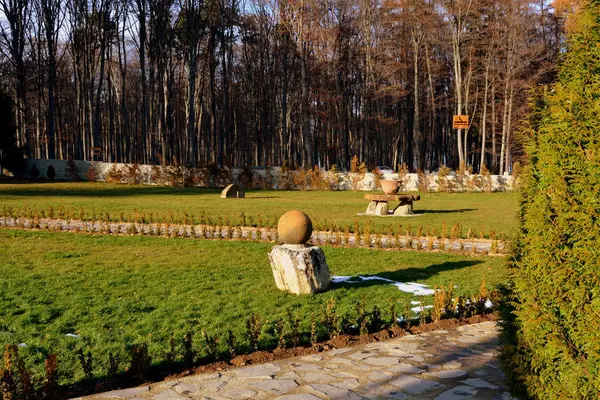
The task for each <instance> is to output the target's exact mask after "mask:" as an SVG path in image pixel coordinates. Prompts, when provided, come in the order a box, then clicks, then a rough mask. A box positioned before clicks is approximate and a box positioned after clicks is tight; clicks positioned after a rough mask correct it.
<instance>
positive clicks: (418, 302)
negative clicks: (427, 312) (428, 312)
mask: <svg viewBox="0 0 600 400" xmlns="http://www.w3.org/2000/svg"><path fill="white" fill-rule="evenodd" d="M410 304H412V305H413V306H418V305H419V304H421V302H420V301H415V300H413V301H411V302H410Z"/></svg>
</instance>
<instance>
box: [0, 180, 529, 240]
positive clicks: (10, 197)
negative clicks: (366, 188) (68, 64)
mask: <svg viewBox="0 0 600 400" xmlns="http://www.w3.org/2000/svg"><path fill="white" fill-rule="evenodd" d="M219 193H220V192H219V191H218V190H213V189H192V188H172V187H156V186H126V185H110V184H103V183H37V184H0V212H2V206H4V207H14V208H15V209H22V208H23V207H25V206H29V207H31V208H33V207H37V208H38V210H42V209H46V210H47V209H48V208H49V207H50V206H52V208H53V209H54V211H55V215H56V214H57V212H58V210H59V209H60V208H61V207H62V208H63V209H65V210H66V211H67V212H72V213H73V214H74V215H75V216H76V217H79V215H80V211H81V210H82V209H83V211H84V212H85V217H86V218H88V219H89V218H91V217H92V210H94V211H95V214H96V216H97V217H99V216H100V215H103V216H104V215H105V213H109V215H110V218H111V219H113V220H116V219H119V218H120V215H121V213H123V214H124V215H125V217H126V218H127V216H128V215H129V214H132V213H134V210H137V211H138V212H139V214H142V213H143V214H144V215H145V216H146V217H149V214H150V213H152V214H153V218H156V216H157V214H159V215H162V216H165V217H166V216H168V215H169V214H170V213H173V214H174V216H175V217H176V219H181V218H182V217H183V215H184V214H185V213H186V212H187V213H188V214H189V215H193V216H194V218H195V220H196V221H198V220H199V217H200V216H201V215H204V218H206V219H208V218H210V219H211V220H212V221H213V222H214V223H215V224H217V223H219V222H223V223H227V222H228V221H229V222H230V223H232V224H239V223H240V221H241V219H240V215H241V214H242V213H244V215H245V216H246V224H247V225H251V224H262V225H271V226H273V225H274V224H275V223H276V221H277V219H278V218H279V216H281V215H282V214H283V213H284V212H286V211H288V210H290V209H300V210H303V211H305V212H306V213H307V214H308V215H309V216H310V217H311V218H312V220H313V222H314V224H315V225H316V227H317V228H323V227H327V228H331V227H332V226H333V225H334V224H335V225H337V226H340V227H346V226H348V225H350V226H352V227H353V226H354V224H355V223H356V222H358V223H359V225H360V226H362V227H365V226H367V225H368V224H371V232H381V231H383V232H385V231H387V230H388V229H389V228H390V227H392V226H394V228H395V229H396V230H398V231H401V232H405V231H406V229H407V228H408V227H409V226H410V227H411V228H412V232H413V234H414V233H416V232H417V230H418V228H419V227H422V228H423V231H422V233H423V234H426V233H428V232H432V231H433V230H434V229H435V230H436V231H437V234H438V235H439V234H440V233H441V230H442V226H443V225H445V226H446V227H447V230H448V233H450V231H451V230H452V228H453V227H454V226H455V225H458V224H459V225H461V227H462V233H463V235H466V234H467V232H468V230H469V229H471V231H472V235H473V236H474V237H478V236H479V234H480V232H481V231H484V232H485V236H489V235H490V232H491V231H495V232H496V234H497V235H498V237H500V238H509V237H510V236H511V234H512V232H513V231H514V230H515V228H516V226H517V219H516V212H517V206H518V198H519V195H518V193H424V194H421V201H418V202H415V212H416V213H418V214H422V215H421V216H418V217H411V218H376V217H375V218H373V217H367V216H358V215H357V214H358V213H361V212H364V211H365V210H366V206H367V203H368V202H367V201H366V200H364V199H363V196H364V193H363V192H351V191H345V192H307V191H302V192H301V191H298V192H284V191H250V192H248V193H247V197H246V199H221V198H220V197H219ZM400 225H401V226H402V227H401V229H398V227H399V226H400Z"/></svg>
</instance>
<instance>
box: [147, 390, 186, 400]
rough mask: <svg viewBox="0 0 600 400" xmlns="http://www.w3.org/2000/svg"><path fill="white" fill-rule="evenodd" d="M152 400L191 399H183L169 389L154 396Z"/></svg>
mask: <svg viewBox="0 0 600 400" xmlns="http://www.w3.org/2000/svg"><path fill="white" fill-rule="evenodd" d="M152 400H191V399H190V398H189V397H185V396H182V395H180V394H177V393H175V392H174V391H173V390H171V389H167V390H165V391H164V392H160V393H159V394H157V395H156V396H153V397H152Z"/></svg>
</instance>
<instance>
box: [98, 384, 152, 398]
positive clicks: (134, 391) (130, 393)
mask: <svg viewBox="0 0 600 400" xmlns="http://www.w3.org/2000/svg"><path fill="white" fill-rule="evenodd" d="M148 391H150V386H140V387H135V388H130V389H121V390H113V391H112V392H106V393H101V394H99V395H97V396H96V397H98V398H99V399H130V398H132V397H134V396H137V395H138V394H142V393H144V392H148Z"/></svg>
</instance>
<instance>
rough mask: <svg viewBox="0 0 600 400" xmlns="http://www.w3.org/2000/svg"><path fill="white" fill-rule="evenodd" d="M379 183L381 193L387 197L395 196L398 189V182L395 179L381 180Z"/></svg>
mask: <svg viewBox="0 0 600 400" xmlns="http://www.w3.org/2000/svg"><path fill="white" fill-rule="evenodd" d="M379 183H381V189H382V190H383V193H385V194H387V195H388V196H393V195H395V194H396V193H398V190H399V189H400V187H399V185H400V181H398V180H396V179H382V180H380V181H379Z"/></svg>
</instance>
